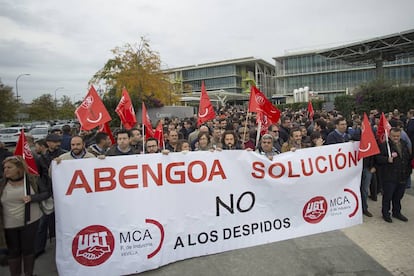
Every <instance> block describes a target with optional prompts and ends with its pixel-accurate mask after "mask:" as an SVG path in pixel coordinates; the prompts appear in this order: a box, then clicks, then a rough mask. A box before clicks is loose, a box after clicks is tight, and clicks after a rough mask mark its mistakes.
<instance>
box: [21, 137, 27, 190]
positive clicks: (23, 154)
mask: <svg viewBox="0 0 414 276" xmlns="http://www.w3.org/2000/svg"><path fill="white" fill-rule="evenodd" d="M22 132H23V135H24V130H23V129H22ZM21 144H22V146H21V147H22V157H23V162H26V153H25V152H24V144H25V143H24V141H22V143H21ZM26 166H27V164H26ZM23 188H24V196H27V183H26V172H24V173H23Z"/></svg>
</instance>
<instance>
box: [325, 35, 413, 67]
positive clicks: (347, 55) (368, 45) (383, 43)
mask: <svg viewBox="0 0 414 276" xmlns="http://www.w3.org/2000/svg"><path fill="white" fill-rule="evenodd" d="M317 53H318V54H320V55H322V56H325V57H326V58H330V59H341V60H343V61H345V62H350V63H355V62H375V61H377V60H385V61H393V60H395V59H396V57H399V56H414V30H409V31H405V32H401V33H396V34H392V35H387V36H383V37H378V38H374V39H369V40H365V41H361V42H357V43H353V44H349V45H345V46H341V47H337V48H331V49H326V50H322V51H320V52H317Z"/></svg>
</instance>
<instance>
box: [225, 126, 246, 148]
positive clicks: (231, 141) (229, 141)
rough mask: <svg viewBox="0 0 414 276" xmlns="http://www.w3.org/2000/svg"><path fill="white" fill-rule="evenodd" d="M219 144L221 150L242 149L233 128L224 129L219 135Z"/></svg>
mask: <svg viewBox="0 0 414 276" xmlns="http://www.w3.org/2000/svg"><path fill="white" fill-rule="evenodd" d="M221 144H222V145H223V148H222V149H223V150H237V149H242V146H241V144H240V142H239V141H238V139H237V135H236V133H235V132H234V131H233V130H226V131H224V132H223V135H222V136H221Z"/></svg>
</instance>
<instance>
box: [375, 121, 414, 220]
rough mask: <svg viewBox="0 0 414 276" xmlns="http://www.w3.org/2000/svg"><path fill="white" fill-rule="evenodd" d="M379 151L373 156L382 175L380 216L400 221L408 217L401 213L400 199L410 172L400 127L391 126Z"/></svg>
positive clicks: (406, 148) (409, 161)
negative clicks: (386, 138)
mask: <svg viewBox="0 0 414 276" xmlns="http://www.w3.org/2000/svg"><path fill="white" fill-rule="evenodd" d="M380 150H381V153H380V154H379V155H377V156H376V157H375V159H376V162H377V163H378V164H380V165H381V166H379V170H381V171H382V172H381V177H382V185H383V187H382V189H383V195H382V217H383V219H384V220H385V221H386V222H390V223H391V222H392V219H391V216H390V209H391V202H392V216H393V217H394V218H396V219H399V220H402V221H408V219H407V218H406V217H405V216H404V215H402V214H401V199H402V197H403V196H404V192H405V186H406V184H407V178H408V177H409V176H410V174H411V170H412V169H411V156H410V153H409V150H408V147H407V143H406V142H405V141H403V140H401V129H399V128H396V127H393V128H391V131H390V139H389V141H388V143H387V142H384V143H382V144H381V145H380Z"/></svg>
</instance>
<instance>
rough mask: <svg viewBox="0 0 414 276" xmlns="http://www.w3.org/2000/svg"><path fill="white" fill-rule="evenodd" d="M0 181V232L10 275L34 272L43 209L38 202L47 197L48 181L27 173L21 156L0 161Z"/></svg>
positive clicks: (31, 273)
mask: <svg viewBox="0 0 414 276" xmlns="http://www.w3.org/2000/svg"><path fill="white" fill-rule="evenodd" d="M3 166H4V179H3V180H2V181H1V183H0V235H2V234H4V236H5V239H6V244H7V248H8V252H9V259H8V263H9V271H10V275H12V276H14V275H20V274H21V272H22V261H23V268H24V274H25V275H33V270H34V264H35V238H36V233H37V230H38V225H39V221H40V218H41V216H42V211H41V209H40V205H39V202H40V201H42V200H45V199H46V198H48V197H49V195H50V194H49V189H48V185H47V183H45V181H44V180H43V179H42V178H40V177H39V176H36V175H32V174H29V173H28V169H27V164H26V162H25V161H24V159H23V157H21V156H10V157H7V158H6V159H5V160H4V161H3Z"/></svg>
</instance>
